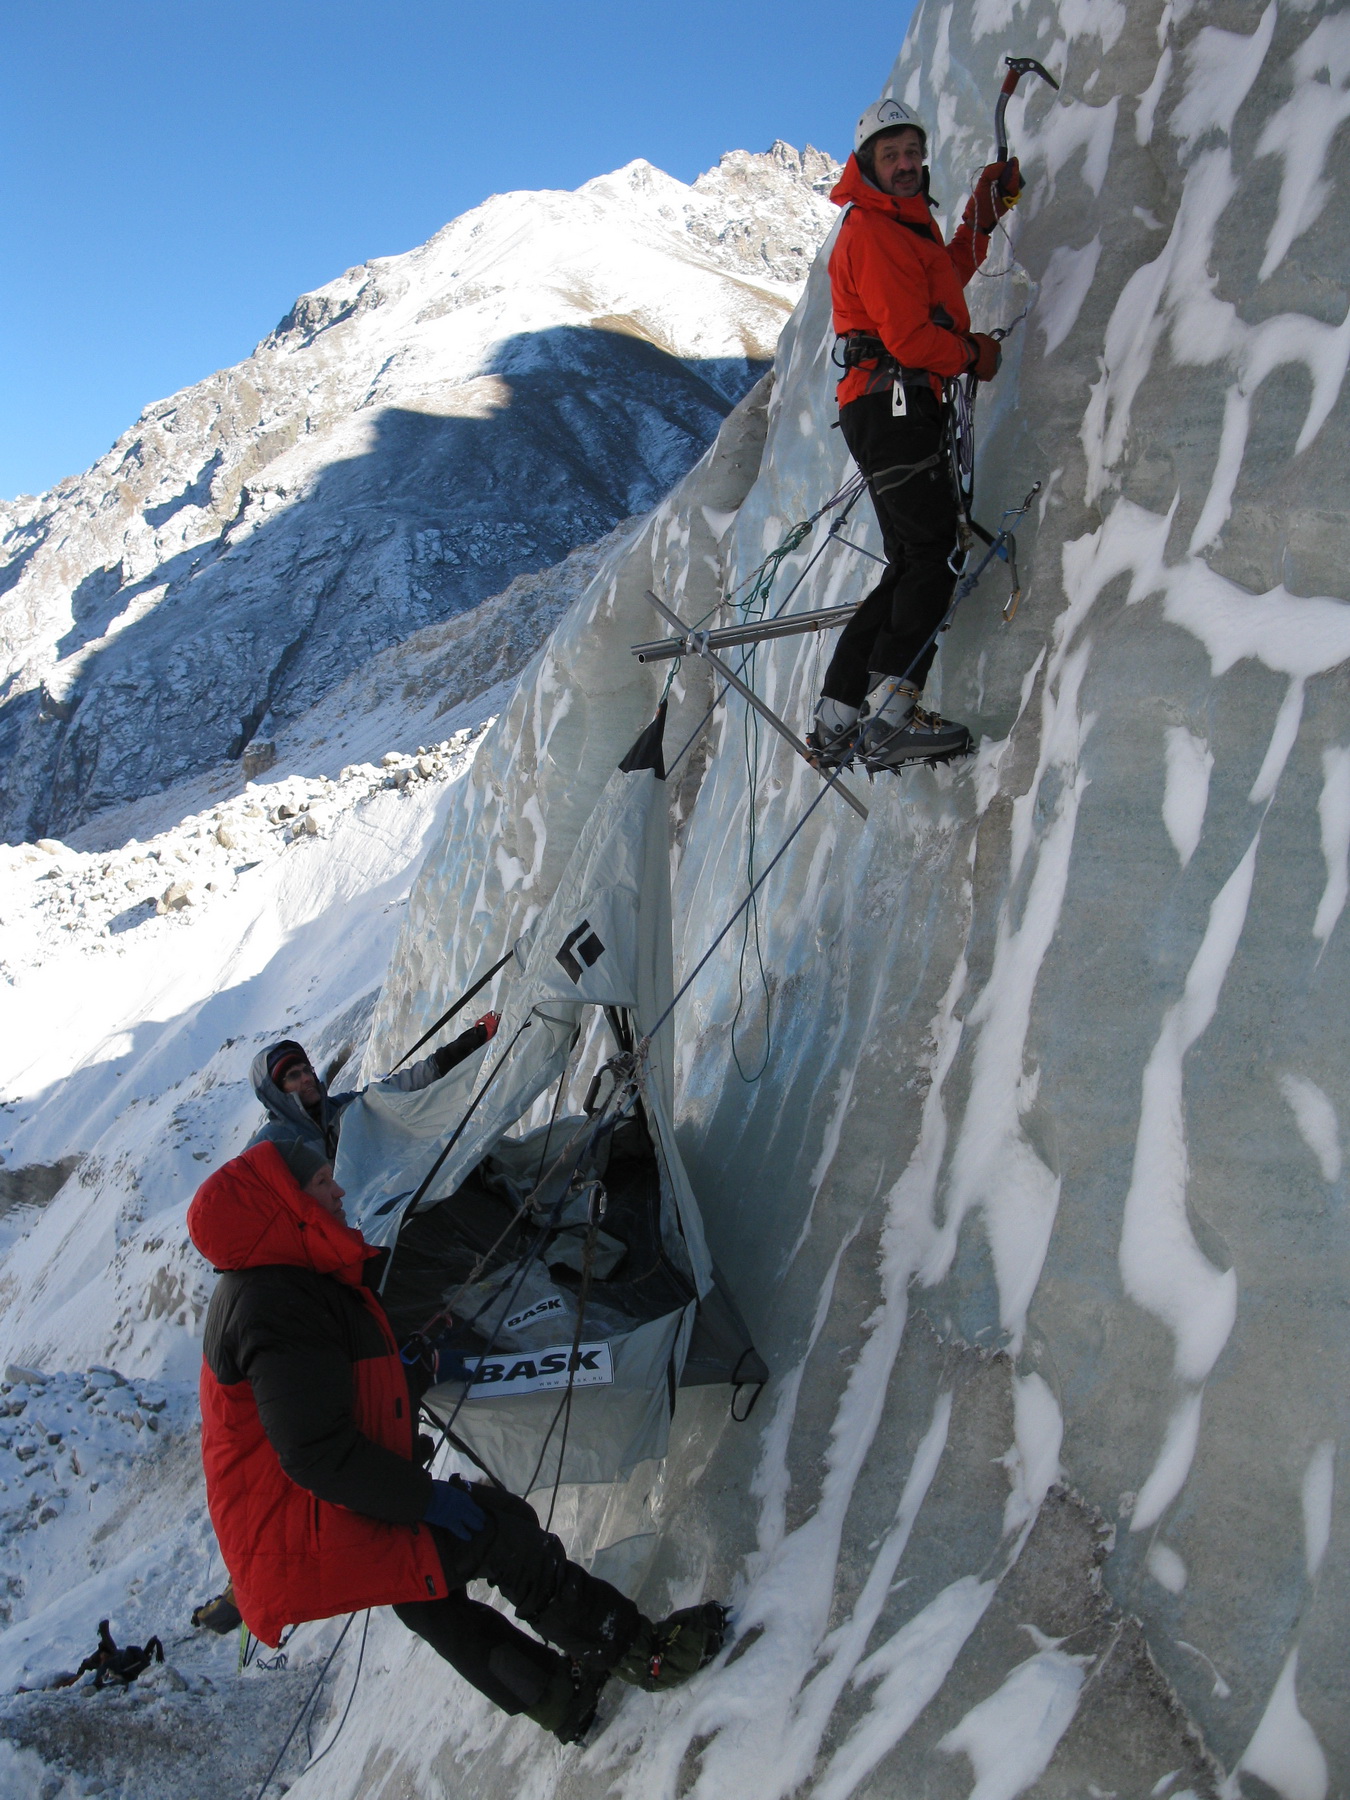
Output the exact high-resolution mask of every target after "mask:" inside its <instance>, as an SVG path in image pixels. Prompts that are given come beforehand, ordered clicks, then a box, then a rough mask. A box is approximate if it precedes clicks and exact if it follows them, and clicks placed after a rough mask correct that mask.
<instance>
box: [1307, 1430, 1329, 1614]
mask: <svg viewBox="0 0 1350 1800" xmlns="http://www.w3.org/2000/svg"><path fill="white" fill-rule="evenodd" d="M1335 1486H1336V1443H1335V1440H1334V1439H1333V1438H1323V1440H1322V1442H1321V1443H1320V1444H1319V1445H1318V1446H1317V1448H1316V1449H1315V1450H1314V1451H1313V1453H1312V1455H1311V1456H1310V1457H1309V1458H1308V1466H1307V1468H1306V1469H1305V1470H1304V1472H1303V1546H1304V1556H1305V1558H1306V1560H1307V1565H1308V1579H1309V1581H1315V1580H1316V1578H1317V1572H1318V1570H1319V1569H1320V1568H1321V1567H1322V1559H1323V1557H1324V1556H1325V1555H1326V1553H1327V1545H1328V1544H1329V1543H1330V1542H1331V1502H1332V1498H1333V1495H1334V1492H1335Z"/></svg>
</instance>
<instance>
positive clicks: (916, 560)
mask: <svg viewBox="0 0 1350 1800" xmlns="http://www.w3.org/2000/svg"><path fill="white" fill-rule="evenodd" d="M854 144H855V150H854V154H853V155H852V156H851V157H850V158H849V159H848V163H847V165H846V166H845V169H844V173H843V176H842V177H841V179H840V181H839V183H838V185H837V186H836V188H835V189H834V191H833V193H832V194H831V195H830V198H831V199H832V200H833V201H834V202H835V204H836V205H838V206H845V207H847V208H848V211H847V213H846V214H845V216H844V220H843V223H842V225H841V226H840V228H839V235H838V237H837V239H836V240H835V246H834V250H833V251H832V253H831V256H830V287H831V295H832V299H833V303H834V328H835V331H836V333H837V334H838V335H839V337H840V339H841V340H842V341H843V347H844V362H845V374H844V378H843V380H842V381H841V382H840V383H839V389H838V402H839V426H840V430H841V431H842V432H843V434H844V440H845V442H846V443H847V444H848V447H849V449H850V451H851V452H852V453H853V458H854V461H855V462H856V463H857V465H858V467H859V469H861V471H862V472H863V474H864V475H865V476H866V478H867V486H868V491H869V493H870V494H871V497H872V504H873V505H874V506H875V508H876V513H877V519H878V521H879V522H880V525H881V535H882V541H883V544H884V546H885V551H886V570H885V573H884V574H883V575H882V577H881V579H880V581H879V582H878V583H877V585H876V586H875V587H874V588H873V589H872V591H871V593H870V594H868V596H867V597H866V599H865V600H864V601H863V603H862V605H861V606H860V607H859V608H858V611H857V612H856V613H855V614H854V615H853V617H852V619H850V620H849V622H848V624H847V625H846V626H845V627H844V630H843V632H842V634H841V635H840V639H839V643H838V645H837V646H836V648H835V652H834V656H833V658H832V660H831V662H830V666H829V668H828V670H827V671H826V674H825V681H824V684H823V687H822V690H821V697H820V699H819V701H818V702H817V704H816V711H815V722H814V727H813V730H812V732H811V735H810V738H809V740H808V741H809V743H810V745H811V747H812V749H813V750H815V751H816V752H817V753H818V754H819V756H820V760H821V761H822V762H824V763H830V762H837V761H838V760H840V759H841V758H842V757H843V756H844V755H845V754H846V753H847V751H848V750H849V749H850V748H853V749H856V750H857V751H858V752H859V753H860V754H861V755H862V756H864V757H865V758H866V760H867V761H868V762H869V763H871V764H872V765H874V766H882V767H895V768H898V767H899V766H901V765H902V764H903V763H906V762H912V761H915V760H918V759H920V758H924V757H932V758H936V759H938V760H944V759H947V758H950V757H952V756H960V755H962V754H964V753H965V752H966V751H967V750H969V749H970V747H971V738H970V733H969V732H968V731H967V730H966V728H965V726H964V725H958V724H954V723H952V722H950V721H948V720H945V719H941V718H939V717H938V716H937V715H936V714H934V713H930V712H926V711H924V709H923V708H922V707H921V706H919V704H918V701H919V696H920V695H921V693H922V692H923V685H924V682H925V680H926V679H927V676H928V670H929V667H930V665H931V663H932V661H933V658H934V656H935V655H936V653H937V652H936V642H933V643H930V642H929V641H928V640H929V638H930V637H931V636H932V634H933V633H934V631H935V630H936V628H937V626H938V624H939V622H940V621H941V619H942V617H943V614H944V613H945V612H946V610H947V607H948V605H949V603H950V601H951V596H952V590H953V588H954V586H955V582H956V577H955V575H954V573H953V571H952V567H951V558H952V553H953V551H954V549H955V547H956V541H957V521H958V514H957V498H956V490H955V487H954V483H953V477H952V472H951V468H950V466H949V458H948V453H947V446H946V431H947V422H946V415H945V411H944V407H943V401H942V392H943V383H944V381H945V380H946V379H948V378H949V377H952V376H956V375H962V374H965V373H966V372H967V371H970V370H973V371H974V373H975V374H976V375H977V376H978V377H979V379H980V380H981V381H988V380H990V379H991V378H992V377H993V375H994V374H996V373H997V370H998V365H999V348H998V345H997V343H996V342H995V341H994V339H993V338H991V337H988V336H986V335H985V334H984V333H982V332H978V331H977V332H972V331H971V329H970V314H969V312H968V311H967V309H966V301H965V293H964V289H965V286H966V283H967V282H968V281H969V280H970V278H971V276H972V275H973V274H974V273H975V270H976V269H977V268H978V267H979V265H980V264H981V263H982V262H983V261H984V258H985V255H986V253H987V252H988V249H989V233H990V232H991V231H992V230H993V228H994V226H995V224H996V223H997V221H998V219H999V218H1001V217H1002V215H1003V214H1004V213H1005V212H1006V211H1007V209H1008V207H1009V206H1011V205H1012V204H1013V202H1014V200H1015V199H1016V198H1017V195H1018V193H1019V192H1020V186H1021V176H1020V173H1019V171H1018V166H1017V160H1016V158H1013V159H1012V160H1010V161H1009V162H1007V163H991V164H990V165H989V166H988V167H987V168H986V169H985V170H984V171H983V173H982V174H981V176H980V178H979V180H978V181H977V183H976V185H975V191H974V193H973V194H972V195H971V198H970V201H969V203H968V205H967V207H966V210H965V218H964V221H963V223H962V224H961V226H960V228H959V229H958V231H957V233H956V235H955V237H954V238H953V239H952V241H951V243H950V244H944V243H943V241H942V233H941V232H940V231H939V230H938V228H937V225H936V224H935V223H934V221H933V217H932V210H931V208H932V202H931V201H930V200H929V198H928V169H927V167H926V164H925V161H924V159H925V156H926V155H927V148H928V139H927V135H926V133H925V132H924V129H923V127H922V125H920V123H919V121H918V120H917V119H916V118H915V116H914V114H913V113H912V112H911V111H910V109H909V108H908V107H907V106H904V105H902V104H901V103H900V102H899V101H897V100H882V101H879V102H878V103H877V104H876V105H875V106H869V107H868V109H867V111H866V112H865V113H864V114H863V116H862V118H861V119H860V120H859V121H858V127H857V131H856V133H855V137H854Z"/></svg>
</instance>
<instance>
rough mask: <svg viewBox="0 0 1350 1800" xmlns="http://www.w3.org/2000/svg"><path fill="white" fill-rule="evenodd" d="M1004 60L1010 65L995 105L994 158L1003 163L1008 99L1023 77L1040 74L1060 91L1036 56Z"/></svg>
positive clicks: (1006, 138)
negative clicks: (1005, 116)
mask: <svg viewBox="0 0 1350 1800" xmlns="http://www.w3.org/2000/svg"><path fill="white" fill-rule="evenodd" d="M1003 60H1004V62H1005V63H1007V65H1008V73H1007V74H1006V75H1005V76H1004V77H1003V86H1002V87H1001V88H1000V89H999V90H998V102H997V104H996V105H995V107H994V159H995V161H996V162H1001V163H1005V162H1007V160H1008V128H1007V126H1006V125H1005V123H1004V119H1003V115H1004V114H1005V113H1006V112H1007V110H1008V101H1009V100H1010V99H1011V98H1012V96H1013V95H1014V94H1015V93H1016V92H1017V84H1018V82H1019V81H1020V80H1021V79H1022V77H1023V76H1024V75H1039V76H1040V78H1041V80H1042V81H1048V82H1049V83H1050V85H1051V87H1052V88H1054V90H1055V92H1056V93H1058V92H1059V83H1058V82H1057V81H1056V80H1055V78H1054V76H1053V75H1052V74H1051V73H1050V71H1049V69H1047V68H1046V66H1045V64H1044V63H1038V62H1037V61H1036V58H1035V57H1034V56H1005V57H1004V59H1003ZM1019 192H1020V190H1019ZM1008 198H1009V199H1010V200H1012V201H1014V202H1015V201H1016V200H1017V195H1016V194H1010V195H1009V196H1008Z"/></svg>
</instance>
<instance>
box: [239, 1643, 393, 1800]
mask: <svg viewBox="0 0 1350 1800" xmlns="http://www.w3.org/2000/svg"><path fill="white" fill-rule="evenodd" d="M355 1617H356V1614H355V1613H354V1612H352V1613H348V1614H347V1618H346V1622H345V1623H344V1625H343V1627H342V1630H341V1631H340V1632H339V1633H338V1636H337V1642H336V1643H335V1644H334V1645H333V1648H332V1649H331V1650H330V1651H329V1652H328V1655H327V1656H326V1657H325V1659H324V1665H323V1667H322V1668H321V1669H320V1670H319V1674H318V1678H317V1680H316V1681H315V1683H314V1686H313V1687H312V1688H311V1689H310V1690H309V1693H308V1694H307V1695H306V1696H305V1702H304V1704H303V1706H302V1707H301V1708H300V1710H299V1712H298V1713H297V1714H296V1715H295V1721H294V1723H293V1724H292V1726H291V1728H290V1730H289V1731H288V1732H287V1733H286V1740H285V1742H284V1743H283V1744H282V1746H281V1748H280V1750H278V1751H277V1753H276V1756H275V1757H274V1758H273V1760H272V1766H271V1768H270V1769H269V1770H268V1771H267V1773H266V1775H265V1776H264V1777H263V1784H262V1786H261V1787H260V1788H259V1789H258V1792H257V1795H256V1796H255V1800H263V1795H264V1794H265V1793H266V1792H267V1790H268V1788H269V1787H271V1785H272V1780H273V1777H274V1776H275V1775H276V1772H277V1770H278V1769H279V1768H280V1767H281V1764H282V1760H283V1758H284V1757H285V1755H286V1752H287V1751H288V1750H289V1749H290V1747H291V1743H292V1741H293V1739H294V1737H295V1734H296V1732H297V1731H299V1729H300V1727H301V1725H302V1723H303V1722H304V1719H305V1716H306V1714H307V1713H308V1712H309V1709H310V1708H311V1706H313V1704H314V1702H315V1700H316V1699H317V1698H318V1694H319V1689H320V1688H321V1687H322V1686H323V1684H324V1680H325V1678H326V1676H327V1674H328V1671H329V1670H330V1669H331V1668H332V1666H333V1658H334V1657H335V1656H336V1655H337V1653H338V1651H339V1650H340V1649H341V1648H342V1640H343V1639H344V1638H345V1637H346V1635H347V1633H348V1632H349V1631H350V1630H351V1628H352V1620H353V1619H354V1618H355ZM366 1618H367V1620H369V1618H370V1614H369V1613H367V1614H366ZM358 1673H359V1670H358ZM353 1692H355V1689H353ZM348 1704H349V1705H350V1702H348ZM343 1718H344V1720H345V1718H346V1714H345V1713H344V1715H343ZM329 1748H330V1749H331V1748H332V1745H330V1746H329Z"/></svg>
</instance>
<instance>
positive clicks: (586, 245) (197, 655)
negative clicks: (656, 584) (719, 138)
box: [0, 144, 834, 841]
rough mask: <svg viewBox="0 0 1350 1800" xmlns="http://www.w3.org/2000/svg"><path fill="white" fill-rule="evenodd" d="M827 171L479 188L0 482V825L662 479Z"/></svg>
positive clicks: (777, 281) (132, 784)
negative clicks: (114, 430) (84, 465)
mask: <svg viewBox="0 0 1350 1800" xmlns="http://www.w3.org/2000/svg"><path fill="white" fill-rule="evenodd" d="M833 174H834V165H833V164H832V163H831V162H830V160H829V158H828V157H825V156H822V155H820V154H819V153H818V152H816V151H813V150H811V149H809V148H808V149H807V150H806V151H805V152H804V153H801V154H799V153H798V152H797V151H795V150H792V149H791V148H789V147H788V146H787V145H785V144H776V145H775V146H774V147H773V149H772V150H770V151H769V152H767V153H766V154H764V155H751V154H748V153H746V152H743V151H737V152H733V153H732V154H730V155H728V156H725V157H724V158H723V159H722V161H721V163H720V164H719V165H718V166H717V168H715V169H713V170H711V171H709V172H708V173H707V174H705V175H702V176H700V177H699V179H698V180H697V181H696V182H695V183H694V184H693V186H692V187H689V186H685V185H684V184H683V183H681V182H678V181H675V180H673V179H672V178H671V177H670V176H668V175H664V174H662V172H661V171H660V170H659V169H655V168H653V167H652V166H651V165H650V164H648V163H644V162H635V163H632V164H630V165H629V166H628V167H627V168H625V169H620V170H618V171H616V172H615V173H614V174H611V175H605V176H601V177H599V178H598V179H596V180H594V181H590V182H587V183H586V184H585V185H584V186H583V187H582V188H580V189H579V190H578V191H577V192H575V193H562V192H546V193H516V194H502V195H497V196H495V197H494V198H492V199H490V200H488V201H485V202H484V204H483V205H482V206H479V207H476V208H474V210H473V211H472V212H469V213H466V214H465V215H464V216H463V217H462V218H459V219H456V220H455V221H454V222H453V223H451V224H450V225H447V226H446V227H445V229H444V230H443V231H440V232H438V233H437V234H436V236H435V237H434V238H432V239H431V240H430V242H428V243H426V244H424V245H422V246H421V247H420V248H418V249H416V250H413V251H410V252H408V253H407V254H406V255H402V256H393V257H384V258H380V259H378V260H376V261H374V262H371V263H367V264H365V265H363V266H362V267H360V268H357V269H350V270H348V271H347V273H346V274H345V275H343V276H341V277H339V279H338V280H336V281H333V282H330V283H329V284H328V286H327V287H324V288H320V289H319V290H318V291H317V292H315V293H312V294H306V295H304V296H303V297H302V298H301V299H300V300H298V301H297V302H296V304H295V306H294V307H292V309H291V311H290V312H289V313H288V314H287V315H286V317H285V318H284V319H283V320H282V321H281V323H280V324H279V325H278V326H277V328H276V330H275V331H274V332H273V333H272V334H271V335H270V336H269V337H268V338H266V339H265V340H264V341H263V343H261V344H260V345H259V346H258V348H257V350H256V351H255V352H254V353H253V355H252V356H250V357H249V358H248V359H247V360H246V361H245V362H243V363H240V364H239V365H238V366H237V367H235V368H233V369H226V370H223V371H221V372H220V373H219V374H217V375H213V376H211V377H210V378H209V379H208V380H206V381H203V382H199V383H198V384H197V385H196V386H195V387H191V388H187V389H184V390H183V392H181V393H178V394H174V395H171V396H170V397H169V398H168V399H167V400H163V401H160V402H158V403H157V404H155V405H153V406H150V407H148V408H147V409H146V411H145V412H144V413H143V414H142V415H141V417H140V418H139V419H138V420H137V421H136V423H135V425H134V426H133V427H132V428H131V430H130V431H128V432H126V433H125V434H124V435H123V436H122V437H121V438H120V439H119V440H118V442H117V443H116V444H115V445H114V446H113V448H112V449H111V450H110V451H109V452H108V454H107V455H106V456H104V457H102V458H101V459H100V460H99V461H98V462H97V463H96V464H95V465H94V467H93V468H92V469H90V470H88V471H87V472H86V473H85V474H83V475H79V476H75V477H73V478H71V479H70V480H68V481H63V482H62V483H60V484H59V486H57V487H56V488H55V489H53V490H52V491H51V492H50V493H48V494H44V495H42V496H40V497H39V498H38V499H36V500H27V499H25V500H19V501H15V502H9V503H4V504H3V505H0V831H2V832H3V833H4V834H5V835H6V836H7V837H8V838H9V839H10V840H11V841H13V840H17V839H21V838H23V837H25V836H27V837H34V836H41V835H43V834H44V833H47V834H53V833H56V834H66V833H68V832H69V831H70V830H71V829H73V828H74V827H75V826H76V825H78V824H79V823H80V822H81V821H83V820H85V819H87V818H88V817H89V816H90V815H91V814H93V813H95V812H97V811H98V810H99V809H100V808H105V807H107V806H109V805H112V804H115V803H117V802H119V801H125V800H127V799H132V798H135V797H136V796H139V795H142V794H148V793H153V792H156V791H158V790H160V789H162V788H164V787H165V786H168V785H169V784H171V783H172V782H174V781H177V780H180V779H182V778H183V777H184V776H186V775H190V774H194V773H197V772H200V771H203V770H206V769H210V768H212V767H215V766H218V765H219V764H221V763H222V762H225V761H227V760H231V759H236V760H237V759H238V758H239V757H240V755H241V754H242V752H243V750H244V748H245V746H246V745H248V744H249V743H250V742H251V741H252V740H254V739H258V740H260V741H261V743H262V744H270V743H271V742H272V741H273V740H274V739H275V735H276V733H277V732H278V731H280V730H284V728H285V726H286V725H287V724H288V723H289V722H291V721H293V720H294V719H295V718H297V717H298V716H299V715H300V714H301V713H303V712H304V711H305V710H307V708H308V707H310V706H311V705H313V703H314V702H315V701H316V700H317V699H318V698H319V696H320V695H321V694H323V693H325V692H326V691H327V690H329V689H330V688H332V687H334V686H336V685H337V683H338V682H340V681H341V680H343V679H344V678H345V677H346V676H347V675H348V674H349V673H351V671H353V670H354V669H357V668H360V667H362V666H364V665H365V664H366V663H367V662H368V661H369V659H370V657H371V656H372V655H374V654H376V653H377V652H379V651H380V650H382V649H384V648H385V647H386V646H388V645H390V644H393V643H398V642H400V641H402V640H403V639H405V638H407V637H409V636H410V635H412V634H413V633H414V632H416V631H418V630H419V629H421V628H423V627H425V626H427V625H431V624H434V623H436V622H438V621H440V620H443V619H445V618H447V617H449V616H451V615H453V614H456V613H460V612H463V611H465V610H466V609H468V608H471V607H473V606H475V605H477V604H478V603H479V602H480V601H481V600H483V599H485V598H486V597H487V596H488V595H491V594H495V593H497V592H499V591H500V590H501V589H502V588H504V587H505V586H506V585H507V583H508V582H509V581H510V580H511V578H512V577H513V576H515V575H518V574H520V573H522V572H524V571H530V570H538V569H541V568H544V567H547V566H548V565H550V564H553V563H556V562H557V561H558V560H559V559H560V558H561V557H563V556H565V555H566V554H567V552H568V551H570V550H572V549H575V548H576V547H577V546H578V545H582V544H587V543H591V542H593V541H594V540H595V539H597V538H599V537H602V536H603V535H604V534H605V533H606V532H607V531H608V530H610V529H611V527H613V526H614V525H615V524H616V523H617V522H618V521H620V520H622V519H624V518H627V517H628V516H629V515H630V514H633V513H636V512H641V511H645V510H646V509H647V508H648V507H650V506H652V505H653V504H655V502H656V501H657V500H658V499H660V497H661V495H662V494H664V493H665V492H666V490H667V489H668V488H669V487H670V485H671V483H672V482H673V481H675V480H677V479H678V478H679V476H681V475H682V474H683V473H684V471H685V470H686V469H687V468H688V467H689V465H690V464H691V463H692V462H693V461H694V460H695V459H696V458H697V456H698V455H699V454H700V452H701V451H702V450H703V449H704V447H705V446H706V445H707V443H708V442H709V441H710V439H711V438H712V437H713V435H714V434H715V432H716V430H717V427H718V425H719V424H720V423H721V420H722V418H723V417H724V416H725V414H726V412H727V411H728V409H729V408H730V406H731V405H732V404H733V403H734V402H735V400H737V399H738V398H739V397H740V395H741V394H742V393H744V392H745V390H746V388H747V387H748V386H749V385H750V384H751V382H752V381H753V380H754V379H755V378H756V376H757V375H758V374H759V373H760V372H761V370H762V369H763V368H764V367H766V366H767V360H768V359H769V358H770V357H771V356H772V354H773V348H774V344H775V342H776V341H777V337H778V333H779V331H780V329H781V327H782V324H783V321H784V320H785V319H786V317H787V315H788V313H789V312H790V311H791V308H792V305H793V302H794V301H795V300H796V298H797V295H798V294H799V293H800V291H801V283H802V281H803V280H804V278H805V274H806V271H807V269H808V268H809V266H810V263H811V260H812V257H813V256H814V254H815V251H816V249H817V247H818V246H819V244H820V241H821V239H822V238H823V236H824V234H825V232H826V231H827V230H828V229H829V226H830V224H831V222H832V220H833V215H834V209H833V207H831V206H830V205H829V203H828V201H827V200H826V199H825V198H824V197H823V194H822V191H821V190H822V189H827V188H828V186H829V185H830V181H831V178H832V175H833ZM268 754H269V752H268V751H266V750H265V749H263V750H260V751H257V752H255V754H254V756H253V757H252V758H251V759H250V766H251V767H258V766H263V765H265V763H266V759H267V755H268Z"/></svg>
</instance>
